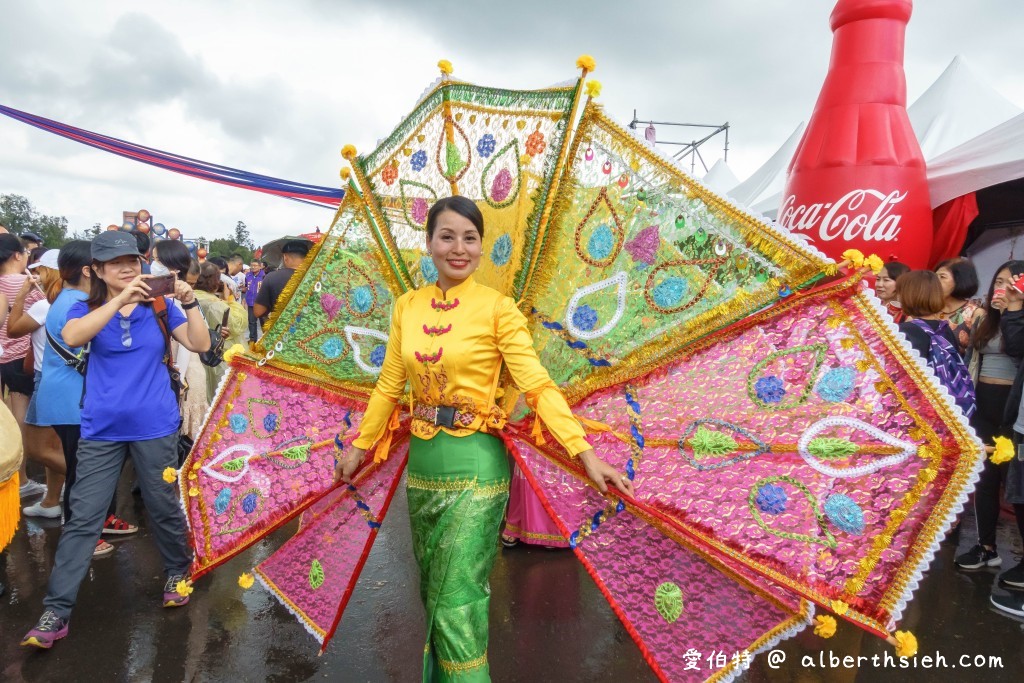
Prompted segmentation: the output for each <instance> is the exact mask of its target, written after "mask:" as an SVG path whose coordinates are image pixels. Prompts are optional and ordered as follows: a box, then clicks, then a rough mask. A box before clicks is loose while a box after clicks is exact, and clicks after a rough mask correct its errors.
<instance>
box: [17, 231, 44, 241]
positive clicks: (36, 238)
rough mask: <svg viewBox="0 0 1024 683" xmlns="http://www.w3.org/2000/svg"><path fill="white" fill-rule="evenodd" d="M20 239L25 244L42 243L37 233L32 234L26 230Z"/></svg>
mask: <svg viewBox="0 0 1024 683" xmlns="http://www.w3.org/2000/svg"><path fill="white" fill-rule="evenodd" d="M21 239H23V240H25V241H27V242H38V243H39V244H42V243H43V238H42V237H41V236H40V235H39V233H38V232H32V231H31V230H26V231H25V232H23V233H21Z"/></svg>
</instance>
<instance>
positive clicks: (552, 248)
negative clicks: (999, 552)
mask: <svg viewBox="0 0 1024 683" xmlns="http://www.w3.org/2000/svg"><path fill="white" fill-rule="evenodd" d="M577 65H578V66H580V67H581V69H582V71H583V75H582V76H581V77H580V78H579V79H577V80H576V81H573V82H570V83H569V84H566V85H560V86H554V87H550V88H546V89H543V90H534V91H517V90H507V89H501V88H490V87H482V86H476V85H472V84H469V83H465V82H462V81H458V80H455V79H453V78H451V77H450V73H451V68H450V65H449V64H448V63H447V62H441V63H440V64H439V66H441V68H442V74H443V75H442V78H441V79H440V80H439V81H438V82H436V83H435V84H434V85H433V86H431V87H430V88H429V89H428V90H427V93H426V94H425V95H424V96H423V98H422V99H421V100H420V101H419V102H418V103H417V105H416V106H415V108H414V109H413V110H412V112H411V113H410V114H409V116H408V117H406V118H405V119H404V120H403V121H402V122H401V124H399V126H398V127H397V128H396V129H395V130H394V131H393V132H392V133H391V134H390V135H389V136H388V137H386V138H385V139H384V140H383V141H382V142H381V143H380V145H379V146H378V147H377V149H375V150H373V151H372V152H370V153H369V154H366V155H364V156H359V155H358V154H357V152H356V150H355V149H354V148H352V147H350V146H346V147H345V148H344V149H343V150H342V154H343V156H344V157H345V158H346V159H347V160H348V161H349V162H350V164H351V171H350V172H345V171H348V169H345V171H343V173H342V176H343V178H346V179H347V181H348V187H347V188H346V191H345V198H344V200H343V201H342V203H341V206H340V208H339V210H338V212H337V214H336V216H335V219H334V221H333V223H332V227H331V230H330V231H329V232H328V233H326V235H325V236H324V238H323V239H322V240H321V241H320V242H319V243H318V244H316V245H314V247H313V250H312V251H311V253H310V255H309V257H308V258H307V259H306V261H305V263H304V265H303V267H302V268H301V269H300V270H299V271H298V272H297V273H296V275H295V277H294V278H293V279H292V284H291V286H290V288H289V289H288V290H287V291H286V292H285V293H284V295H283V296H284V297H287V298H286V299H282V301H284V305H282V306H281V307H280V308H279V310H278V311H276V313H275V316H274V319H273V320H271V321H270V324H269V327H268V329H267V332H266V334H265V336H264V337H263V338H262V339H261V340H260V342H259V344H258V345H257V355H249V354H243V353H238V354H235V355H233V357H232V358H231V359H230V366H231V367H230V370H229V371H228V373H227V376H226V378H225V380H224V382H223V384H222V386H221V387H220V390H219V391H218V394H217V397H216V399H215V400H214V402H213V405H212V407H211V412H210V415H209V417H208V420H207V424H206V425H205V427H204V429H203V431H202V434H201V435H200V436H199V438H198V440H197V441H196V445H195V448H194V450H193V451H192V453H191V455H190V456H189V459H188V460H187V461H186V463H185V464H184V466H183V469H182V471H181V475H180V486H181V491H182V496H183V500H184V501H185V508H186V513H187V517H188V520H189V524H190V528H191V533H192V538H193V542H194V546H195V550H196V560H195V564H194V567H193V576H194V577H199V576H201V575H202V574H204V573H205V572H208V571H210V570H211V569H213V568H214V567H216V566H217V565H219V564H220V563H222V562H224V561H226V560H228V559H230V558H231V557H234V556H235V555H237V554H238V553H239V552H240V551H241V550H243V549H244V548H246V547H248V546H250V545H251V544H252V543H254V542H256V541H257V540H259V539H261V538H264V537H265V536H266V535H267V534H268V533H270V532H271V531H273V530H274V529H277V528H279V527H280V526H282V525H283V524H286V523H287V522H289V521H290V520H292V519H294V518H295V517H296V516H298V515H301V523H300V526H299V530H298V532H297V533H296V535H295V536H294V537H293V538H292V539H291V540H289V541H288V542H287V543H286V544H285V545H284V546H282V547H281V548H280V549H278V550H277V551H276V552H275V553H274V554H273V555H271V556H270V557H269V558H268V559H267V560H265V561H264V562H263V563H262V564H260V566H259V567H257V568H256V574H257V576H258V578H259V580H260V581H261V582H262V583H263V584H264V585H265V586H266V587H267V588H268V589H270V590H271V591H272V592H273V593H274V594H275V595H277V596H278V597H279V598H280V599H281V601H282V602H283V603H284V604H285V605H286V606H287V607H288V609H289V610H291V611H292V612H293V613H294V614H296V616H297V617H298V618H299V619H300V621H301V622H302V623H303V624H304V626H305V627H306V628H307V629H308V630H309V632H310V633H312V634H313V635H314V636H315V637H316V638H317V640H318V641H320V642H321V643H322V647H326V645H327V641H328V640H329V639H330V637H331V635H332V634H333V632H334V629H335V628H336V626H337V624H338V623H339V621H340V618H341V614H342V611H343V610H344V607H345V604H346V603H347V601H348V599H349V597H350V596H351V594H352V590H353V588H354V585H355V582H356V579H357V577H358V573H359V569H360V568H361V566H362V564H363V562H364V561H365V559H366V557H367V554H368V553H369V550H370V547H371V545H372V543H373V541H374V538H375V536H376V533H377V529H378V528H379V526H380V524H381V521H382V520H383V518H384V515H385V514H386V512H387V509H388V506H389V504H390V502H391V500H392V498H393V496H394V494H395V491H396V487H397V484H398V481H399V478H400V476H401V473H402V468H403V466H404V462H405V458H406V454H407V451H408V418H407V417H403V418H401V419H398V420H397V422H396V423H395V424H393V425H392V426H393V427H394V432H393V433H394V437H393V440H392V442H391V444H390V457H388V458H387V459H386V460H383V461H382V462H375V463H374V464H373V465H371V466H369V467H367V468H365V469H364V470H362V471H361V472H360V473H359V475H358V479H357V481H356V483H355V485H354V486H347V485H343V486H332V485H331V484H330V481H331V473H332V471H333V469H334V462H335V457H336V456H337V455H338V453H339V452H342V451H344V449H345V447H346V443H347V442H348V440H349V438H350V437H351V435H352V431H353V425H357V424H358V423H359V420H360V418H361V415H362V412H363V410H364V409H365V407H366V403H367V400H368V397H369V395H370V392H371V391H372V389H373V386H374V382H375V380H376V378H377V375H378V373H379V372H380V367H381V365H382V363H383V358H384V350H385V345H386V343H387V339H388V330H389V319H390V313H391V307H392V304H393V302H394V301H395V299H396V298H397V297H398V296H400V295H401V294H402V293H403V292H405V291H408V290H409V289H410V288H415V287H420V286H423V285H424V284H427V283H431V282H433V281H434V279H435V278H436V277H437V273H436V271H435V270H434V268H433V263H432V261H431V260H430V258H429V257H428V256H427V255H426V253H425V251H424V247H425V245H424V228H425V223H426V216H427V211H428V210H429V208H430V206H431V205H432V203H433V202H435V201H436V200H437V199H438V198H440V197H445V196H449V195H452V194H461V195H464V196H467V197H469V198H471V199H473V200H474V201H476V202H477V204H478V206H479V207H480V209H481V211H482V212H483V214H484V217H485V221H486V224H487V225H488V228H489V229H488V231H487V233H486V235H485V238H484V244H483V249H484V251H483V253H484V258H483V259H482V262H481V267H480V269H479V270H478V272H477V274H476V277H477V280H478V281H479V282H481V283H482V284H486V285H488V286H490V287H493V288H495V289H497V290H499V291H501V292H503V293H506V294H508V295H509V296H512V297H513V298H514V299H515V300H517V301H518V302H519V305H520V308H521V310H522V311H523V312H524V313H525V314H526V315H527V316H528V318H529V320H530V321H531V325H532V331H533V337H534V345H535V347H536V348H537V350H538V353H539V355H540V357H541V360H542V361H543V363H544V365H545V366H546V367H547V368H548V369H549V371H550V372H551V375H552V378H553V379H554V381H555V382H556V383H558V384H559V386H560V387H561V388H562V390H563V392H564V393H565V394H566V396H567V398H568V399H569V401H570V403H571V404H572V405H573V410H574V412H575V413H576V414H577V415H578V416H579V417H580V418H581V419H583V420H584V421H585V424H586V425H588V426H589V427H591V428H592V429H593V430H594V434H593V436H592V442H593V443H594V444H595V446H596V447H597V448H598V449H599V450H600V451H601V452H602V453H605V454H606V456H607V457H608V459H609V461H610V462H612V463H613V464H615V465H616V466H619V467H620V468H621V469H622V470H624V471H626V472H627V473H628V476H629V477H631V478H632V479H633V480H634V483H635V488H636V497H635V498H623V497H621V496H619V495H618V494H616V493H615V492H614V491H612V492H609V493H608V494H606V495H601V494H600V493H599V492H597V491H596V489H594V488H593V487H592V486H591V485H590V483H589V480H588V479H587V477H586V476H585V474H584V472H583V471H582V470H581V468H580V467H579V465H578V464H577V463H576V462H574V461H572V460H570V459H569V458H567V457H566V456H565V454H564V453H563V452H562V451H561V449H560V448H558V447H557V445H555V442H554V440H553V438H551V437H550V435H547V434H546V432H545V430H544V428H543V425H542V424H541V423H540V422H539V421H538V420H536V419H535V417H534V416H533V415H532V414H531V412H530V410H529V409H528V408H527V407H526V405H525V401H524V400H523V398H522V397H521V396H520V395H519V393H518V391H517V390H516V388H515V386H514V385H512V384H511V383H510V382H506V385H505V386H503V387H502V389H503V391H504V394H503V395H504V399H503V405H502V407H503V408H504V409H505V410H506V412H507V413H508V414H509V415H510V416H511V418H510V424H509V426H508V427H507V428H506V429H505V430H504V431H503V432H502V436H503V438H504V439H505V441H506V443H507V445H508V446H509V449H510V451H511V452H512V453H513V455H514V456H515V458H516V460H517V463H518V465H519V466H520V468H521V469H522V470H523V471H524V473H525V475H526V478H527V480H528V481H529V483H530V485H531V486H532V487H533V489H534V490H535V491H536V493H537V494H538V496H539V497H540V498H541V500H542V502H543V503H544V505H545V507H546V509H547V510H548V512H549V514H550V515H551V517H552V519H553V520H555V522H556V524H557V525H558V527H559V529H560V530H561V532H562V534H563V535H564V537H565V538H566V540H567V541H568V543H569V544H570V546H571V547H572V548H573V549H574V552H575V553H576V555H577V556H578V557H579V559H580V560H581V561H582V562H583V563H584V565H585V566H586V568H587V570H588V572H589V573H590V575H591V576H592V577H593V579H594V581H595V582H596V583H597V585H598V587H599V588H600V590H601V591H602V592H603V594H604V595H605V597H606V598H607V599H608V601H609V602H610V604H611V605H612V607H613V609H614V611H615V613H616V615H617V616H618V617H619V619H620V620H621V621H622V622H623V624H624V625H625V627H626V629H627V631H628V632H629V633H630V635H631V636H632V637H633V638H634V640H635V641H636V643H637V645H638V647H640V649H641V651H642V652H643V655H644V657H645V659H646V660H647V661H648V662H649V664H650V665H651V667H652V669H653V670H654V671H655V672H656V673H657V674H658V676H659V677H660V678H662V679H663V680H673V681H677V680H678V681H683V680H702V679H705V678H709V677H714V678H716V679H729V678H731V677H733V676H735V675H736V674H738V673H739V672H740V671H741V670H742V668H743V666H744V664H745V663H746V662H748V661H749V657H750V656H753V655H754V654H755V653H757V652H759V651H762V650H765V649H767V648H770V647H772V645H773V644H774V643H776V642H778V641H779V640H780V639H781V638H783V637H786V636H789V635H791V634H793V633H795V632H797V631H799V630H800V629H801V628H803V627H805V626H807V625H808V624H811V623H814V624H815V631H816V632H817V633H819V634H821V635H823V636H829V635H831V634H832V633H833V632H834V630H835V618H836V617H839V618H842V619H847V620H849V621H851V622H853V623H854V624H856V625H858V626H860V627H862V628H864V629H866V630H868V631H870V632H873V633H875V634H877V635H879V636H881V637H885V638H887V639H888V640H890V641H891V642H892V643H894V644H895V645H896V646H897V652H898V653H899V654H908V653H911V652H912V651H913V650H914V649H915V648H916V645H915V641H914V639H913V636H912V635H910V634H908V633H905V632H902V631H897V630H896V629H897V625H898V622H899V619H900V615H901V613H902V611H903V609H904V607H905V605H906V603H907V601H908V600H909V599H910V595H911V592H912V591H913V589H914V588H915V587H916V585H917V581H918V580H919V578H920V576H921V573H922V572H923V571H924V569H925V567H927V565H928V563H929V561H930V560H931V558H932V556H933V554H934V551H935V549H936V547H937V542H938V540H939V539H940V538H941V537H942V535H943V533H944V531H945V530H946V529H947V528H948V526H949V524H950V521H951V520H952V519H953V518H954V517H955V515H956V513H957V512H958V511H959V510H960V509H961V507H962V505H963V502H964V500H965V497H966V494H967V491H968V489H969V487H970V485H971V483H972V481H973V480H974V477H975V476H976V474H975V470H976V467H977V463H978V454H979V452H980V450H981V444H980V443H979V442H978V441H977V439H976V438H975V437H974V435H973V433H972V432H971V430H970V428H969V427H968V426H967V425H966V422H965V421H964V419H963V417H962V415H961V414H960V413H959V411H958V409H956V408H955V406H954V405H953V403H952V402H951V400H950V399H949V397H948V394H946V392H945V391H944V390H943V389H941V388H940V386H939V385H938V383H937V382H936V380H935V378H934V376H933V375H932V374H931V372H930V371H929V370H928V369H927V368H926V367H925V366H924V365H923V364H922V363H921V361H920V360H919V359H918V358H917V357H916V355H915V354H914V353H913V352H912V351H911V350H910V349H909V347H908V346H907V344H906V343H905V341H904V340H903V338H902V336H901V335H900V334H899V333H898V332H897V330H896V328H895V327H894V326H893V325H892V324H891V323H890V322H889V320H888V318H886V317H885V314H884V312H883V311H882V309H881V308H880V306H879V305H878V302H877V301H876V300H875V299H874V298H873V296H872V294H871V293H870V292H869V291H867V290H866V289H865V288H864V286H863V285H862V282H861V277H862V276H863V275H864V274H865V273H866V272H868V271H867V269H865V268H861V267H860V266H861V265H862V263H863V261H864V259H863V257H862V256H860V255H858V254H852V255H851V260H850V261H847V262H844V263H843V264H838V265H837V264H835V263H833V262H832V261H830V260H827V259H825V258H824V257H823V256H822V255H821V254H820V253H818V252H817V251H815V250H814V249H813V248H812V247H808V246H807V245H805V244H803V243H801V242H799V241H795V240H792V239H790V238H789V237H788V236H787V235H785V234H782V233H780V232H778V231H776V229H775V228H774V227H773V226H771V225H769V224H767V223H765V222H763V221H762V220H761V219H758V218H754V217H753V216H751V215H750V214H748V213H747V212H745V211H744V210H743V209H741V208H739V207H737V206H735V205H733V204H731V203H730V202H729V200H727V199H723V198H721V197H719V196H717V195H715V194H713V193H712V192H710V191H709V190H707V189H706V188H704V187H703V186H701V185H700V184H699V183H698V182H696V181H694V180H693V179H692V178H691V177H689V176H688V175H686V174H685V173H684V172H683V171H682V170H680V169H679V168H678V167H677V166H676V165H675V164H674V162H673V161H671V160H670V159H668V158H665V157H663V156H661V155H660V153H659V151H658V150H657V149H654V148H652V147H651V146H650V145H648V144H646V143H645V142H643V141H641V140H639V139H638V138H636V137H634V136H633V135H632V134H631V133H630V132H629V131H628V130H627V129H625V128H623V127H622V126H620V125H618V124H616V123H615V122H614V121H612V120H611V119H610V118H609V117H607V116H606V115H605V114H604V113H603V112H602V110H601V108H600V106H598V105H597V103H596V102H595V101H594V98H595V97H596V96H597V95H598V93H599V90H600V85H599V84H598V83H597V82H595V81H590V82H586V83H585V78H586V76H587V73H588V72H589V71H592V70H593V68H594V67H593V60H592V59H591V58H589V57H581V58H580V60H579V62H578V63H577ZM267 246H268V247H269V246H270V245H267ZM266 250H267V249H266V248H265V251H266ZM867 262H868V263H870V264H875V263H876V262H877V258H874V259H868V260H867ZM252 580H253V579H252V577H251V576H248V575H245V576H243V577H242V580H241V583H242V584H243V585H248V584H249V583H250V582H251V581H252ZM816 610H817V611H818V615H817V616H815V613H816ZM693 642H701V643H703V644H704V645H706V646H707V647H709V648H710V647H713V648H714V649H715V650H716V651H719V652H730V653H732V652H735V653H743V654H744V656H745V657H746V659H745V660H744V659H742V658H736V659H734V660H732V661H728V662H721V663H717V662H716V663H715V664H714V666H713V667H712V668H710V669H709V668H706V667H705V668H703V669H702V668H701V667H704V666H705V664H709V663H708V662H704V661H701V662H699V664H700V666H693V662H692V659H693V652H690V651H689V650H688V648H687V646H686V644H687V643H693ZM698 658H699V653H698ZM709 665H710V664H709Z"/></svg>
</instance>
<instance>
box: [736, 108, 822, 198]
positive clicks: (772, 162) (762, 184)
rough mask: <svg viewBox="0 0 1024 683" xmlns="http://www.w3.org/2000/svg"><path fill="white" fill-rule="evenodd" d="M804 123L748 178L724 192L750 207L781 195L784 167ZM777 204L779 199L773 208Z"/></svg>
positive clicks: (783, 182)
mask: <svg viewBox="0 0 1024 683" xmlns="http://www.w3.org/2000/svg"><path fill="white" fill-rule="evenodd" d="M806 125H807V124H806V123H801V124H800V125H799V126H797V127H796V130H794V131H793V133H792V134H791V135H790V136H789V137H788V138H786V141H785V142H784V143H782V146H781V147H779V148H778V149H777V150H776V151H775V154H773V155H771V157H770V158H769V159H768V161H766V162H764V164H762V165H761V168H759V169H757V170H756V171H754V173H753V174H752V175H751V176H750V177H749V178H747V179H746V180H744V181H743V182H742V183H739V184H738V185H736V186H734V187H733V188H732V189H731V190H729V191H728V192H727V193H726V194H728V195H729V196H730V197H732V198H733V199H734V200H735V201H736V202H737V203H739V204H742V205H744V206H748V207H750V208H755V207H756V206H758V205H760V204H762V203H765V201H766V200H770V199H771V198H772V197H775V196H776V195H778V196H781V195H782V189H783V187H784V186H785V184H786V168H787V167H788V166H789V160H790V159H792V158H793V153H794V152H795V151H796V146H797V144H798V143H799V142H800V138H801V137H802V136H803V134H804V128H805V127H806ZM767 203H771V202H767ZM778 204H779V200H778V199H776V200H775V206H774V208H776V209H777V208H778Z"/></svg>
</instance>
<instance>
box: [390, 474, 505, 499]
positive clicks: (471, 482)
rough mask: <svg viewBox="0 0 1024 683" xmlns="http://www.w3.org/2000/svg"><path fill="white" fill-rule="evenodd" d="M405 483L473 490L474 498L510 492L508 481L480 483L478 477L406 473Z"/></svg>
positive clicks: (431, 488)
mask: <svg viewBox="0 0 1024 683" xmlns="http://www.w3.org/2000/svg"><path fill="white" fill-rule="evenodd" d="M405 484H406V486H407V487H408V488H411V489H420V490H422V491H440V492H447V493H450V492H455V493H461V492H463V491H472V493H473V497H474V498H493V497H494V496H500V495H502V494H505V493H508V482H507V481H505V482H499V483H493V484H478V483H477V480H476V479H427V478H426V477H417V476H416V475H415V474H408V475H406V480H405Z"/></svg>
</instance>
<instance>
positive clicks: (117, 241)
mask: <svg viewBox="0 0 1024 683" xmlns="http://www.w3.org/2000/svg"><path fill="white" fill-rule="evenodd" d="M118 256H136V257H138V258H142V255H141V254H139V243H138V242H137V241H135V235H133V234H131V233H130V232H121V231H120V230H108V231H106V232H101V233H100V234H98V235H96V237H94V238H93V240H92V258H93V260H95V261H99V262H100V263H104V262H106V261H113V260H114V259H116V258H117V257H118Z"/></svg>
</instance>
